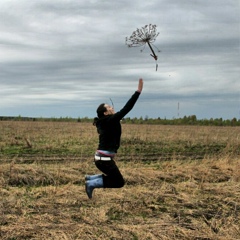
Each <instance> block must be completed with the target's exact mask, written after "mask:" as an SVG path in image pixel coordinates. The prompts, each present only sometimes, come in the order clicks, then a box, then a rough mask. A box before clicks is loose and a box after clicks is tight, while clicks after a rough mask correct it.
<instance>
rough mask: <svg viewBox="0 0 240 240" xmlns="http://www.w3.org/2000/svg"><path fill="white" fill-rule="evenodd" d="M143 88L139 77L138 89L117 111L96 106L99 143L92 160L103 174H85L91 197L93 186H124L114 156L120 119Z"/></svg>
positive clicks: (103, 104)
mask: <svg viewBox="0 0 240 240" xmlns="http://www.w3.org/2000/svg"><path fill="white" fill-rule="evenodd" d="M142 88H143V80H142V79H139V83H138V90H137V91H136V92H135V93H134V94H133V95H132V97H131V98H130V99H129V100H128V102H127V103H126V104H125V106H124V107H123V108H122V109H121V110H120V111H119V112H116V113H115V111H114V109H113V107H112V106H109V105H108V104H105V103H102V104H100V105H99V107H98V108H97V115H98V117H97V118H94V123H93V125H95V126H96V127H97V132H98V134H99V145H98V148H97V151H96V153H95V157H94V161H95V165H96V167H97V168H98V169H99V170H100V171H102V172H103V173H104V174H97V175H87V176H86V177H85V180H86V184H85V187H86V193H87V195H88V197H89V198H90V199H91V198H92V193H93V190H94V188H121V187H123V186H124V183H125V182H124V179H123V176H122V174H121V172H120V171H119V169H118V167H117V165H116V163H115V161H114V156H115V155H116V153H117V150H118V148H119V147H120V138H121V133H122V128H121V123H120V121H121V119H123V117H124V116H125V115H127V113H129V112H130V111H131V110H132V108H133V106H134V105H135V103H136V101H137V100H138V97H139V95H140V93H141V92H142Z"/></svg>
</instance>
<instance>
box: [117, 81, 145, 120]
mask: <svg viewBox="0 0 240 240" xmlns="http://www.w3.org/2000/svg"><path fill="white" fill-rule="evenodd" d="M142 89H143V80H142V78H140V79H139V81H138V89H137V91H136V92H135V93H134V94H133V95H132V96H131V98H130V99H129V100H128V102H127V103H126V104H125V106H124V107H123V108H122V109H121V110H120V111H119V112H117V113H115V114H114V115H113V116H112V118H114V119H122V118H123V117H124V116H125V115H127V114H128V113H129V112H130V111H131V110H132V108H133V107H134V105H135V103H136V101H137V100H138V97H139V95H140V93H141V92H142Z"/></svg>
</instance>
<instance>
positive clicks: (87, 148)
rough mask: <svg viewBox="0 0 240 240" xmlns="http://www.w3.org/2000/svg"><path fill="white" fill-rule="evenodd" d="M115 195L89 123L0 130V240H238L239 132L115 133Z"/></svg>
mask: <svg viewBox="0 0 240 240" xmlns="http://www.w3.org/2000/svg"><path fill="white" fill-rule="evenodd" d="M122 127H123V135H122V146H121V149H120V150H119V153H118V156H117V158H116V162H117V163H118V165H119V167H120V169H121V171H122V173H123V175H124V177H125V180H126V185H125V186H124V187H123V188H121V189H96V190H95V191H94V197H93V199H92V200H89V199H88V198H87V196H86V194H85V186H84V176H85V174H93V173H99V171H98V170H97V169H96V168H95V166H94V164H93V155H94V151H95V149H96V146H97V137H98V136H97V133H96V130H95V128H94V127H93V126H92V125H91V124H90V123H67V122H63V123H59V122H14V121H12V122H11V121H2V122H0V239H3V240H6V239H8V240H15V239H16V240H17V239H36V240H43V239H56V240H58V239H65V240H70V239H81V240H88V239H89V240H92V239H93V240H94V239H96V240H103V239H104V240H105V239H109V240H117V239H124V240H125V239H126V240H131V239H132V240H147V239H148V240H154V239H156V240H157V239H162V240H173V239H189V240H231V239H234V240H235V239H240V229H239V226H240V128H238V127H206V126H205V127H204V126H201V127H200V126H162V125H127V124H123V125H122Z"/></svg>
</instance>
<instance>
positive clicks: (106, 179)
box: [95, 159, 125, 188]
mask: <svg viewBox="0 0 240 240" xmlns="http://www.w3.org/2000/svg"><path fill="white" fill-rule="evenodd" d="M95 165H96V167H97V168H98V169H99V170H100V171H102V172H103V173H104V174H105V175H103V186H104V188H121V187H123V186H124V184H125V181H124V179H123V176H122V174H121V172H120V171H119V169H118V167H117V165H116V163H115V161H114V160H113V159H112V160H110V161H102V160H99V161H95Z"/></svg>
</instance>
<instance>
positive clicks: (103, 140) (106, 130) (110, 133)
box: [96, 92, 140, 153]
mask: <svg viewBox="0 0 240 240" xmlns="http://www.w3.org/2000/svg"><path fill="white" fill-rule="evenodd" d="M139 95H140V93H139V92H135V93H134V94H133V95H132V97H131V98H130V99H129V100H128V102H127V103H126V104H125V106H124V107H123V108H122V109H121V110H120V111H119V112H116V113H115V114H113V115H107V116H104V117H102V118H100V119H99V120H98V121H97V123H96V127H97V131H98V134H99V145H98V149H99V150H107V151H113V152H115V153H116V152H117V150H118V148H119V147H120V138H121V134H122V128H121V123H120V120H121V119H122V118H123V117H124V116H125V115H127V113H129V112H130V111H131V109H132V108H133V106H134V104H135V103H136V101H137V100H138V97H139Z"/></svg>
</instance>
